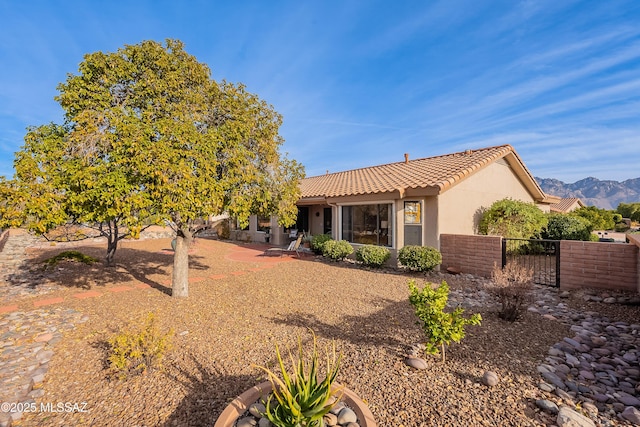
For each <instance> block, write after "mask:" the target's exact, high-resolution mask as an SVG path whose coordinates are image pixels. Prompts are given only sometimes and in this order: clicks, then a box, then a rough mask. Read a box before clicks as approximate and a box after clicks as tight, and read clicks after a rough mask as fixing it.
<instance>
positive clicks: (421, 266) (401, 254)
mask: <svg viewBox="0 0 640 427" xmlns="http://www.w3.org/2000/svg"><path fill="white" fill-rule="evenodd" d="M398 261H400V264H402V265H403V266H405V267H407V268H409V269H411V270H417V271H429V270H433V269H434V268H435V267H436V266H438V265H440V264H441V263H442V255H441V254H440V251H438V250H437V249H436V248H432V247H430V246H414V245H409V246H404V247H403V248H402V249H400V250H399V251H398Z"/></svg>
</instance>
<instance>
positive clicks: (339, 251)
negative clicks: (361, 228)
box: [322, 240, 353, 261]
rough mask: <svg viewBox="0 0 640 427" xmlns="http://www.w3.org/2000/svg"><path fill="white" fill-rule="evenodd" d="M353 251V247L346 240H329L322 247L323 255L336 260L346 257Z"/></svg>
mask: <svg viewBox="0 0 640 427" xmlns="http://www.w3.org/2000/svg"><path fill="white" fill-rule="evenodd" d="M352 253H353V247H352V246H351V244H349V242H347V241H346V240H329V241H327V242H325V243H324V245H323V247H322V255H324V256H325V257H327V258H331V259H332V260H334V261H337V260H341V259H345V258H346V257H348V256H349V255H351V254H352Z"/></svg>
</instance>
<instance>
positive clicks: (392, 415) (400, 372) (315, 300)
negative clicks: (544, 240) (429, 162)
mask: <svg viewBox="0 0 640 427" xmlns="http://www.w3.org/2000/svg"><path fill="white" fill-rule="evenodd" d="M83 245H86V243H83ZM62 246H63V245H59V246H57V247H54V248H52V247H50V246H48V245H41V246H40V247H38V248H37V250H33V249H32V248H29V247H27V251H26V253H27V254H28V256H29V257H33V258H34V259H35V258H36V257H41V258H42V257H44V256H47V254H48V256H51V254H52V253H55V252H53V251H55V250H58V251H60V250H61V249H62ZM94 246H95V245H94ZM94 246H82V247H81V249H82V251H83V253H87V254H89V255H92V256H96V257H98V258H100V257H102V256H103V253H104V247H103V246H99V247H98V246H95V247H94ZM168 247H170V240H169V239H160V240H157V241H154V240H145V241H139V242H135V241H125V242H123V246H122V248H121V249H119V250H118V251H119V253H118V254H117V255H116V262H117V263H118V264H119V265H118V267H117V268H116V270H115V272H116V273H117V274H114V270H105V269H104V268H103V267H100V266H98V267H96V268H95V269H93V270H94V271H93V272H92V273H90V274H89V273H86V269H83V268H81V267H80V266H78V265H73V264H65V265H62V266H61V267H60V268H61V269H60V270H55V271H48V272H45V273H43V272H41V271H39V270H38V269H34V268H32V267H33V265H30V264H29V262H27V263H26V264H24V265H21V266H20V267H19V269H20V274H18V275H16V276H15V278H14V279H15V280H14V281H13V282H12V283H11V284H7V286H9V285H10V286H15V288H13V287H12V288H11V289H12V291H11V292H9V293H7V294H1V295H0V298H3V302H4V303H5V305H8V304H9V303H12V302H13V301H16V302H17V303H19V304H22V305H21V309H20V311H19V312H20V313H22V314H20V315H15V313H17V312H14V313H2V314H0V323H1V322H4V321H9V322H15V321H19V320H18V319H17V318H18V317H21V316H23V315H25V316H29V315H31V313H35V312H39V311H41V312H44V313H49V316H50V317H49V316H45V317H42V318H40V319H38V320H34V322H42V324H41V325H38V326H37V327H34V328H33V329H34V330H33V334H32V335H30V336H29V339H30V340H31V343H30V345H31V344H32V345H33V347H29V351H31V357H32V360H34V362H33V363H32V365H35V366H31V365H29V366H30V369H31V370H33V371H34V375H33V376H34V377H35V379H36V380H40V379H42V382H41V383H40V384H39V385H36V386H35V387H36V388H33V387H34V385H32V384H31V383H32V382H33V377H31V378H29V381H28V382H25V383H22V384H21V387H22V388H23V390H25V389H28V388H31V390H30V391H29V394H30V396H29V397H28V398H29V399H35V401H36V402H38V403H40V402H48V401H51V402H56V401H63V402H64V401H77V402H82V401H87V405H88V409H89V412H87V413H84V414H78V413H75V414H74V413H55V414H43V413H24V414H22V419H21V420H20V425H23V426H36V425H37V426H40V425H43V426H47V425H52V426H53V425H77V424H80V423H81V422H80V420H82V423H84V424H86V425H96V426H107V425H113V424H114V423H116V424H117V423H122V424H123V425H124V424H126V425H166V426H189V425H213V423H214V422H215V419H216V417H217V415H218V414H219V413H220V412H221V411H222V409H223V408H224V406H225V405H226V404H227V403H228V402H229V401H230V399H232V398H233V397H235V396H237V395H238V394H240V393H242V392H243V391H245V390H246V389H247V388H249V387H251V386H252V385H255V383H256V382H257V381H258V377H259V376H260V373H259V372H258V371H257V370H255V369H253V368H251V365H252V364H256V365H262V366H273V363H274V357H273V355H274V345H275V344H278V345H280V346H281V348H284V347H285V346H288V347H295V345H296V343H297V337H298V336H302V337H303V338H305V337H306V336H307V335H306V334H308V329H307V328H311V329H313V330H314V331H315V332H316V335H317V337H318V341H319V344H320V347H321V348H322V347H324V346H326V345H328V344H330V343H331V342H335V343H336V347H337V349H338V351H340V352H341V353H342V355H343V358H342V362H341V371H340V374H339V378H338V380H339V381H340V382H341V383H343V384H345V385H346V386H347V387H349V388H350V389H351V390H353V391H355V392H356V394H358V395H359V396H360V397H361V398H362V399H364V400H366V402H367V403H368V405H369V407H370V409H371V410H372V412H373V414H374V416H375V417H376V420H377V422H378V425H380V426H387V425H388V426H399V425H403V426H405V427H419V426H423V425H433V424H434V425H467V426H475V425H478V426H480V425H500V426H502V425H505V426H506V425H518V426H532V427H533V426H539V425H554V424H556V425H558V424H557V419H556V418H557V417H556V416H555V415H553V414H552V413H549V412H546V411H545V410H543V409H541V408H540V407H539V406H538V405H536V401H538V400H547V401H549V402H551V403H553V404H556V405H559V404H560V403H562V402H563V401H564V399H563V398H562V397H560V396H556V394H555V391H556V390H555V388H556V385H552V384H551V382H549V383H548V384H546V385H543V384H541V385H540V387H539V386H538V384H540V380H541V379H543V378H544V377H543V374H542V373H539V372H537V371H536V368H537V367H539V366H542V365H544V367H545V368H544V369H545V372H546V373H547V374H553V375H554V376H555V377H557V379H558V382H559V383H561V384H562V388H564V389H565V390H566V393H568V394H567V395H568V396H569V400H571V401H573V404H575V405H582V407H583V408H585V407H586V403H587V402H588V401H593V402H594V405H596V406H597V409H600V411H599V413H598V414H596V415H595V416H594V417H597V420H598V422H599V424H600V425H602V426H603V427H604V426H610V425H625V424H624V423H630V422H631V421H629V420H626V418H623V417H622V415H621V414H622V412H624V410H626V409H625V408H626V407H625V406H624V404H623V403H622V402H621V401H620V400H619V399H620V398H623V399H624V396H625V395H623V394H620V392H623V393H627V395H628V396H631V397H634V398H637V397H638V396H637V394H636V393H632V392H631V390H635V388H636V387H637V385H638V380H639V378H638V366H637V356H638V353H637V341H635V340H636V339H637V337H638V333H639V331H640V326H637V319H638V318H639V317H638V315H637V314H638V310H637V308H636V307H634V306H631V305H624V306H622V305H619V304H617V303H614V304H604V303H602V302H596V301H594V300H592V299H591V297H589V299H587V300H585V299H584V298H583V295H582V294H580V293H577V292H574V291H572V292H570V293H568V294H564V295H563V297H562V298H561V297H560V295H559V294H560V292H559V291H558V290H557V289H553V288H546V287H538V286H536V288H535V290H534V299H533V301H534V302H533V303H532V305H531V306H530V307H529V310H528V311H527V313H525V315H524V316H523V318H522V319H520V320H518V321H516V322H514V323H510V322H504V321H502V320H500V319H499V318H498V317H497V315H496V310H497V302H496V300H495V299H494V297H493V296H492V294H491V293H490V292H488V291H487V289H486V286H487V284H488V283H489V281H488V280H487V279H483V278H477V277H473V276H469V275H467V274H457V275H455V276H453V275H449V274H442V273H438V272H431V273H427V274H417V273H410V274H408V273H404V272H398V271H392V270H391V271H385V270H381V271H367V270H364V269H360V268H358V267H356V266H355V265H352V264H350V263H344V264H336V263H325V262H324V261H323V260H322V259H320V258H312V257H308V258H306V259H301V260H298V259H293V260H292V259H287V258H286V257H283V258H284V259H283V260H282V262H281V261H280V260H270V266H271V267H272V268H269V269H263V268H260V267H262V266H263V265H265V262H263V261H261V260H260V261H259V262H253V261H243V262H238V261H231V260H230V258H228V256H229V254H231V253H234V252H235V251H238V250H247V249H250V246H244V245H238V244H231V243H224V242H216V241H207V240H204V239H198V241H197V243H196V246H195V249H194V251H193V256H192V258H191V276H193V277H202V278H204V279H203V280H201V281H198V282H194V283H192V284H190V297H189V298H187V299H184V300H181V301H179V302H176V301H175V300H173V299H172V298H171V297H170V296H169V295H168V293H167V291H168V286H169V285H168V284H167V283H170V282H169V280H170V279H169V278H170V274H171V266H172V264H171V261H172V258H171V254H170V251H166V252H169V254H165V252H163V251H164V250H165V249H166V248H168ZM120 251H122V252H120ZM41 258H40V259H41ZM251 270H254V271H251ZM236 271H238V272H244V273H245V274H243V275H242V276H237V277H236V276H234V275H232V274H231V273H233V272H236ZM134 276H135V277H134ZM208 277H216V279H207V278H208ZM221 277H223V278H221ZM410 278H414V279H416V280H418V282H423V281H426V280H429V281H431V282H433V283H440V282H441V281H442V280H446V281H447V282H448V283H449V285H450V286H451V294H450V301H449V306H450V307H452V308H453V307H456V306H461V307H463V308H465V309H466V310H467V313H465V314H469V313H475V312H480V313H481V314H482V316H483V322H482V325H481V326H479V327H475V326H474V327H469V328H468V329H467V336H466V337H465V338H464V340H462V342H461V343H460V344H452V345H451V346H450V347H449V348H448V349H447V361H446V363H445V364H444V365H443V364H442V363H441V362H440V359H439V357H432V356H430V355H425V353H424V348H420V347H416V348H415V351H413V352H412V351H408V350H407V348H408V347H407V345H408V344H410V343H416V342H423V341H424V339H425V337H424V333H423V331H422V330H421V329H420V328H419V326H417V325H416V324H415V322H416V318H415V315H414V313H413V309H412V307H411V306H410V304H408V301H407V294H408V292H407V285H406V284H407V281H408V280H409V279H410ZM79 279H82V280H79ZM143 280H144V282H143V283H146V284H149V285H150V286H151V288H149V289H147V290H132V291H127V292H119V293H112V292H108V288H109V287H110V286H128V287H130V288H132V289H133V288H134V286H133V285H134V284H135V283H139V282H140V281H143ZM69 283H73V285H71V286H70V285H69ZM40 284H42V287H40V286H39V285H40ZM76 285H78V286H80V285H82V286H85V285H86V286H87V287H86V288H80V287H76V288H75V289H74V286H76ZM103 286H104V288H103ZM84 289H89V290H92V291H93V290H97V291H98V292H101V293H102V294H103V296H100V297H97V298H87V299H83V300H75V299H73V298H70V297H69V295H71V294H72V292H79V291H81V290H84ZM41 291H46V292H49V293H52V292H53V293H54V295H52V296H53V297H55V296H58V295H63V296H65V302H64V303H61V304H57V305H56V306H53V308H46V309H37V310H34V309H29V310H23V309H22V308H23V306H24V304H25V302H24V301H27V299H28V298H33V297H34V296H37V295H39V292H41ZM65 292H66V293H65ZM598 295H601V294H600V293H598ZM594 296H596V295H594ZM610 297H615V298H616V301H618V299H619V298H621V297H622V296H621V295H618V294H613V293H612V294H611V295H610ZM249 301H250V302H251V304H256V305H259V307H260V309H259V310H247V304H248V302H249ZM345 301H348V304H345ZM66 310H71V311H72V312H74V313H77V314H73V315H72V314H71V312H70V313H68V314H65V316H67V315H68V316H70V318H69V319H68V320H67V322H68V323H71V324H73V325H75V328H61V327H59V325H61V324H64V323H65V322H64V321H59V320H56V316H61V315H62V313H65V312H66ZM150 310H152V311H154V312H155V313H156V314H157V316H158V321H159V325H160V327H162V328H163V329H166V330H168V329H169V328H173V329H174V330H176V331H186V330H188V331H189V333H188V334H184V335H182V334H176V336H175V337H174V340H175V343H174V344H175V347H174V350H172V352H171V353H170V354H168V356H167V359H166V361H165V363H164V368H163V369H162V370H158V371H150V372H148V373H147V374H146V375H143V376H139V377H135V378H132V379H130V380H127V381H122V382H121V381H107V380H106V379H105V370H104V350H103V348H104V347H101V346H103V343H104V340H105V338H106V337H108V336H109V334H111V333H112V332H113V331H115V330H118V329H119V328H120V327H122V326H125V325H131V324H135V323H134V322H135V321H137V320H139V319H140V318H141V317H142V316H144V315H145V314H146V313H147V312H148V311H150ZM600 312H602V313H603V314H600ZM80 313H83V314H80ZM12 315H15V316H14V317H15V318H11V319H10V317H11V316H12ZM8 319H10V320H8ZM80 320H83V321H85V322H86V323H84V324H83V323H81V322H80ZM607 322H609V323H608V324H607ZM634 324H635V325H636V327H635V328H634V327H633V326H632V325H634ZM49 326H53V327H56V328H57V329H49ZM606 326H612V327H610V328H609V329H606ZM572 327H573V328H572ZM570 328H572V329H570ZM3 331H4V329H3V328H0V355H2V354H3V351H4V350H5V349H6V350H8V351H7V354H13V353H14V352H21V351H23V349H20V348H18V347H19V346H14V343H13V342H11V343H10V344H6V345H5V347H3V343H4V341H3V340H4V338H2V334H3ZM49 333H50V334H52V335H53V337H52V338H51V339H50V340H46V339H45V338H48V336H46V334H49ZM40 335H43V338H42V341H40V342H38V341H35V340H34V338H35V337H37V336H40ZM565 338H568V339H569V340H571V341H569V340H565ZM574 341H575V342H574ZM38 346H39V347H40V348H38ZM587 347H588V350H589V351H587ZM597 349H600V350H602V353H607V354H606V355H605V354H602V355H600V354H598V352H597V351H595V350H597ZM34 350H35V351H34ZM47 350H53V351H54V354H53V355H52V357H51V360H50V361H49V362H48V363H45V364H44V365H42V367H45V368H46V373H45V375H44V378H41V377H40V376H39V375H40V374H36V373H35V370H37V369H38V368H40V367H41V366H40V365H39V362H38V360H37V359H36V358H35V355H36V354H38V352H40V351H44V352H46V351H47ZM625 353H630V354H631V353H632V354H633V355H635V357H636V361H634V360H633V359H632V358H631V356H626V358H625V356H624V354H625ZM43 354H45V353H43ZM407 354H409V355H412V356H414V357H416V358H422V357H424V359H422V360H424V361H425V364H426V366H425V367H424V369H419V370H416V369H415V368H412V367H410V366H407V364H406V363H405V358H406V356H405V355H407ZM567 354H569V355H571V356H572V357H574V358H575V359H577V361H578V363H577V364H576V361H575V360H574V359H572V358H568V359H569V360H567V357H566V355H567ZM1 357H4V356H1ZM603 358H605V359H604V360H603ZM569 362H572V363H569ZM25 363H26V362H25ZM625 364H626V365H625ZM45 365H46V366H45ZM574 365H576V366H574ZM604 365H608V367H606V369H605V366H604ZM597 366H599V367H602V368H603V369H602V370H598V367H597ZM2 369H3V368H2V366H0V372H3V371H2ZM487 371H492V372H494V373H495V374H496V375H497V376H499V378H500V383H499V386H494V387H483V386H482V384H481V383H480V382H478V381H477V379H478V378H481V377H482V376H483V373H484V372H487ZM610 371H611V372H610ZM581 373H592V374H593V377H594V379H593V380H589V379H588V377H589V376H588V374H587V375H586V376H583V377H580V375H581ZM596 374H601V375H605V374H606V376H599V375H596ZM611 375H613V377H614V378H615V380H617V382H615V381H614V380H613V379H612V377H611ZM545 381H546V380H545ZM606 382H609V383H611V384H613V385H608V384H607V383H606ZM572 388H574V389H575V390H577V391H572ZM3 390H4V387H3V385H1V384H0V392H1V391H3ZM39 390H42V391H43V392H44V395H39V392H38V391H39ZM597 393H600V394H602V395H603V396H605V397H606V398H607V401H605V402H598V401H597V400H596V399H595V398H594V396H595V395H596V394H597ZM0 400H2V399H0ZM3 401H4V400H3ZM567 404H568V403H567ZM614 405H615V406H614ZM621 406H622V407H621ZM572 407H574V406H572ZM615 409H619V411H617V412H616V410H615ZM585 412H587V413H590V414H591V412H588V411H586V409H585ZM252 418H254V417H252ZM595 419H596V418H594V420H595ZM263 420H264V419H260V420H256V419H255V418H254V421H255V422H256V423H257V424H258V425H260V424H264V423H265V422H266V420H265V421H263ZM252 425H254V424H252ZM342 427H346V426H342ZM350 427H353V426H350Z"/></svg>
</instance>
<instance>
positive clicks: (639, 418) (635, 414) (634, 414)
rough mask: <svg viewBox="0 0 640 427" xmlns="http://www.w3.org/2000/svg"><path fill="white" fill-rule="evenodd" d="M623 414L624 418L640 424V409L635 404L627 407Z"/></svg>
mask: <svg viewBox="0 0 640 427" xmlns="http://www.w3.org/2000/svg"><path fill="white" fill-rule="evenodd" d="M621 415H622V418H624V419H625V420H627V421H630V422H632V423H633V424H634V425H640V411H639V410H637V409H636V408H634V407H633V406H629V407H627V408H625V409H624V411H622V414H621Z"/></svg>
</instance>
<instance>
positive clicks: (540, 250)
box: [502, 238, 560, 287]
mask: <svg viewBox="0 0 640 427" xmlns="http://www.w3.org/2000/svg"><path fill="white" fill-rule="evenodd" d="M508 262H515V263H517V264H519V265H522V266H523V267H525V268H529V269H531V270H532V271H533V281H534V283H537V284H540V285H548V286H555V287H560V240H543V239H507V238H503V239H502V266H503V267H504V266H505V265H507V263H508Z"/></svg>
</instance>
